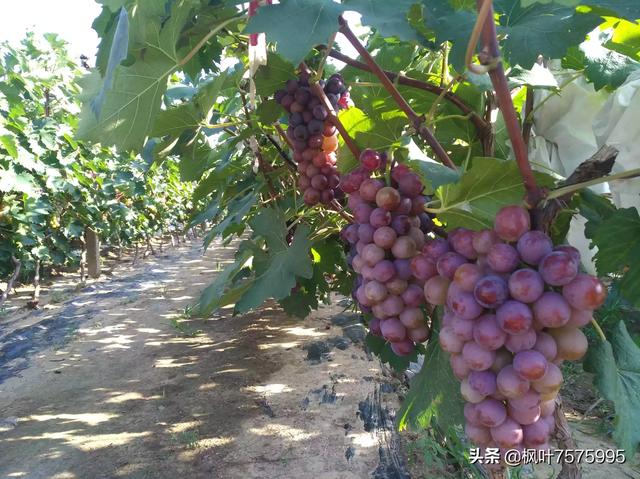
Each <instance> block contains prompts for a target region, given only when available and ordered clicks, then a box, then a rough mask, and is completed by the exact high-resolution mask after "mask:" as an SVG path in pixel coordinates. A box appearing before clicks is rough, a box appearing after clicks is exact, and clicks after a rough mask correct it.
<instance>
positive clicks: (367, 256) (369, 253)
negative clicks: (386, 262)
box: [362, 244, 385, 266]
mask: <svg viewBox="0 0 640 479" xmlns="http://www.w3.org/2000/svg"><path fill="white" fill-rule="evenodd" d="M384 255H385V252H384V250H383V249H382V248H380V247H379V246H376V245H375V244H368V245H366V246H365V247H364V248H363V250H362V257H363V258H364V260H365V262H366V263H367V264H368V265H369V266H375V265H376V264H377V263H379V262H380V261H382V260H383V259H384Z"/></svg>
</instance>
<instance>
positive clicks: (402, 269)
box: [393, 258, 411, 279]
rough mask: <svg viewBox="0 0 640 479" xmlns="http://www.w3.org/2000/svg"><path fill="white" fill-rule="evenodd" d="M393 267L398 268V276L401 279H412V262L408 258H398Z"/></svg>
mask: <svg viewBox="0 0 640 479" xmlns="http://www.w3.org/2000/svg"><path fill="white" fill-rule="evenodd" d="M393 265H394V266H395V267H396V274H397V276H398V278H400V279H409V278H411V261H410V260H409V259H407V258H403V259H401V258H396V259H394V260H393Z"/></svg>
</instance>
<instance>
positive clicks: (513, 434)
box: [491, 418, 523, 448]
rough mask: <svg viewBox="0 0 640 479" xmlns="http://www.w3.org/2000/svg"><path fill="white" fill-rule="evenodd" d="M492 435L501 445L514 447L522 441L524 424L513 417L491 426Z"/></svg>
mask: <svg viewBox="0 0 640 479" xmlns="http://www.w3.org/2000/svg"><path fill="white" fill-rule="evenodd" d="M491 437H492V438H493V440H494V441H495V442H496V443H497V444H498V446H500V447H505V448H512V447H514V446H517V445H518V444H520V443H521V442H522V438H523V433H522V426H520V424H518V423H517V422H516V421H514V420H513V419H511V418H506V419H505V420H504V421H503V422H502V424H500V425H499V426H496V427H492V428H491Z"/></svg>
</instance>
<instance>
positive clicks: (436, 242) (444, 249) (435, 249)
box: [422, 238, 451, 261]
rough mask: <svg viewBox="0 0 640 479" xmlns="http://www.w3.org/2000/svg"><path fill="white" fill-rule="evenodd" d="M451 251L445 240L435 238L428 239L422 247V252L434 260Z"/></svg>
mask: <svg viewBox="0 0 640 479" xmlns="http://www.w3.org/2000/svg"><path fill="white" fill-rule="evenodd" d="M449 251H451V249H450V247H449V243H448V242H447V240H444V239H442V238H436V239H433V240H430V241H428V242H427V243H426V244H425V245H424V247H423V248H422V252H423V253H424V254H426V255H427V256H428V257H429V258H431V259H432V260H434V261H438V259H440V257H441V256H442V255H443V254H445V253H448V252H449Z"/></svg>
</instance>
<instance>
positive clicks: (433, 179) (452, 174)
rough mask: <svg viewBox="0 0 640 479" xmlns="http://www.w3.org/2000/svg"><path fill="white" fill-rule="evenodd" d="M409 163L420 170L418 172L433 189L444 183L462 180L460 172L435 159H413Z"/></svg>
mask: <svg viewBox="0 0 640 479" xmlns="http://www.w3.org/2000/svg"><path fill="white" fill-rule="evenodd" d="M409 165H410V166H412V167H413V168H414V169H417V170H418V174H420V176H421V177H422V179H423V180H424V182H425V183H428V184H429V185H430V186H431V188H432V189H434V190H437V189H438V188H440V187H441V186H442V185H447V184H449V183H456V182H457V181H458V180H460V172H459V171H456V170H452V169H451V168H449V167H447V166H444V165H442V164H440V163H435V162H433V161H421V160H411V161H410V162H409Z"/></svg>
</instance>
